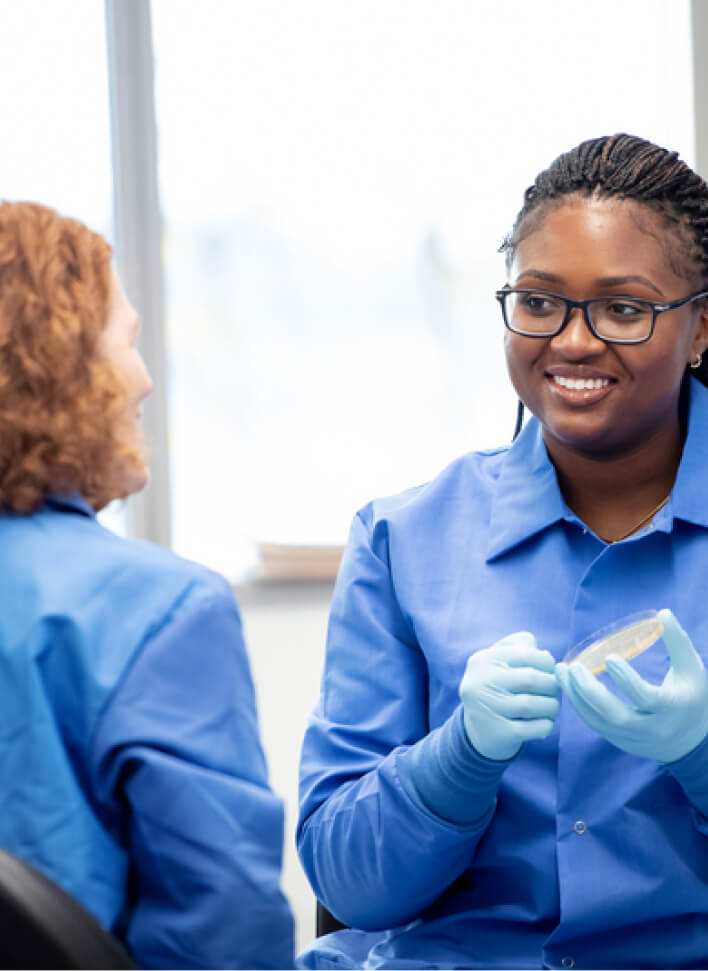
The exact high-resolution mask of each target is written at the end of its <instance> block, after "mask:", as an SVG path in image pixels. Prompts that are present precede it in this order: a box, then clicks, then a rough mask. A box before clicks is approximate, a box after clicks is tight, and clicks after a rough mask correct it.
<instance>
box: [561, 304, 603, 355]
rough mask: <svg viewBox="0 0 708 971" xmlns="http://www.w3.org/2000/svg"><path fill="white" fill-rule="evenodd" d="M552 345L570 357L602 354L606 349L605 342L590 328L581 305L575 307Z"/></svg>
mask: <svg viewBox="0 0 708 971" xmlns="http://www.w3.org/2000/svg"><path fill="white" fill-rule="evenodd" d="M551 346H552V347H553V348H554V350H556V351H558V352H560V353H561V354H564V355H565V356H566V357H569V358H581V357H587V356H589V355H596V354H601V353H602V352H603V351H604V350H605V342H604V341H603V340H600V338H599V337H596V336H595V335H594V334H593V332H592V331H591V330H590V325H589V324H588V322H587V320H586V319H585V314H584V313H583V311H582V310H581V308H580V307H573V309H572V310H571V312H570V317H569V318H568V322H567V323H566V325H565V327H564V328H563V330H562V331H561V332H560V334H556V336H555V337H552V338H551Z"/></svg>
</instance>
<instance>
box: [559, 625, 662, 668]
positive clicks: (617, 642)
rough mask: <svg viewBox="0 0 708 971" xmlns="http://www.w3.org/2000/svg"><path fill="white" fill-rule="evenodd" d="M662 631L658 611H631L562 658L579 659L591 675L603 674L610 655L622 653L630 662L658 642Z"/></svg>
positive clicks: (587, 638)
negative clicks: (633, 612)
mask: <svg viewBox="0 0 708 971" xmlns="http://www.w3.org/2000/svg"><path fill="white" fill-rule="evenodd" d="M663 633H664V625H663V624H662V623H661V621H660V620H659V616H658V614H657V612H656V611H655V610H643V611H641V612H639V613H637V614H628V615H627V616H626V617H620V618H619V620H616V621H614V622H613V623H612V624H607V626H606V627H601V628H600V629H599V630H596V631H595V633H594V634H591V635H590V636H589V637H586V638H585V640H583V641H581V642H580V643H579V644H576V645H575V647H572V648H571V649H570V650H569V651H568V653H567V654H566V655H565V657H564V658H563V660H564V661H565V663H566V664H570V663H572V662H574V661H577V662H578V663H579V664H582V665H583V667H586V668H587V669H588V671H590V673H591V674H602V672H603V671H605V670H606V666H605V658H606V657H607V655H608V654H619V656H620V657H622V658H624V659H625V661H628V660H629V659H630V658H633V657H636V656H637V655H638V654H641V653H642V651H646V650H647V648H649V647H651V646H652V644H655V643H656V642H657V641H658V640H659V638H660V637H661V635H662V634H663Z"/></svg>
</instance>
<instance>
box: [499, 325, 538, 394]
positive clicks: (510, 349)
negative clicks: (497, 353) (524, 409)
mask: <svg viewBox="0 0 708 971" xmlns="http://www.w3.org/2000/svg"><path fill="white" fill-rule="evenodd" d="M542 344H543V341H532V340H530V339H529V338H528V337H519V335H518V334H512V333H510V332H509V331H507V332H506V334H505V335H504V356H505V358H506V368H507V371H508V372H509V377H510V378H511V382H512V384H513V385H514V387H515V388H516V391H517V393H518V394H519V396H520V397H523V395H522V391H524V389H525V388H527V387H528V386H529V385H530V382H531V381H532V380H534V379H535V377H536V367H535V365H536V363H537V361H538V358H539V356H540V354H541V353H542V350H543V348H542V346H541V345H542Z"/></svg>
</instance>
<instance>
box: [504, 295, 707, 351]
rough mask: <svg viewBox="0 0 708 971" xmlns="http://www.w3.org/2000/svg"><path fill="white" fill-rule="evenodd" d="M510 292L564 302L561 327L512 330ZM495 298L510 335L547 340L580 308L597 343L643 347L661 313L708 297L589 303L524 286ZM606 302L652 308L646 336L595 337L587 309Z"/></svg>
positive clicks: (610, 298)
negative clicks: (546, 330) (537, 331)
mask: <svg viewBox="0 0 708 971" xmlns="http://www.w3.org/2000/svg"><path fill="white" fill-rule="evenodd" d="M509 293H538V294H541V295H542V296H544V297H555V298H556V300H562V301H563V303H564V304H565V314H564V315H563V320H562V321H561V324H560V326H559V327H558V328H557V329H556V330H554V331H552V332H551V333H548V334H529V333H527V332H526V331H522V330H515V329H514V328H513V327H512V326H511V325H510V324H509V321H508V320H507V314H506V295H507V294H509ZM494 296H495V297H496V298H497V300H498V301H499V304H500V306H501V313H502V319H503V321H504V326H505V327H506V329H507V330H508V331H510V332H511V333H512V334H517V335H518V336H519V337H532V338H533V337H541V338H545V339H548V338H549V337H557V336H558V334H560V333H561V331H563V330H564V329H565V328H566V327H567V325H568V321H569V320H570V315H571V313H572V312H573V310H575V308H576V307H579V308H580V310H582V312H583V318H584V320H585V323H586V324H587V325H588V328H589V330H590V333H591V334H592V335H593V337H596V338H597V339H598V340H601V341H604V342H605V343H606V344H645V343H646V342H647V341H648V340H651V338H652V337H653V335H654V328H655V326H656V318H657V317H658V316H659V314H663V313H664V312H665V311H667V310H676V309H677V308H678V307H683V306H685V305H686V304H689V303H693V301H694V300H700V299H701V297H708V290H702V291H701V292H700V293H694V294H692V295H691V296H689V297H684V298H683V299H682V300H674V301H673V302H672V303H655V302H654V301H652V300H645V299H644V297H629V296H627V295H625V296H623V297H620V296H607V297H590V299H589V300H571V298H570V297H564V296H563V295H562V294H560V293H553V292H552V291H551V290H539V289H528V288H526V287H523V288H520V289H517V288H515V287H502V289H501V290H497V291H496V292H495V294H494ZM607 300H625V301H627V302H628V303H631V302H632V301H634V302H636V303H643V304H646V305H647V306H649V307H651V309H652V317H651V327H650V329H649V333H648V334H647V336H646V337H635V338H632V339H631V340H625V339H622V338H619V337H603V336H602V335H601V334H598V332H597V330H596V329H595V325H594V324H593V322H592V320H591V319H590V314H589V312H588V306H589V305H590V304H591V303H599V302H600V301H607Z"/></svg>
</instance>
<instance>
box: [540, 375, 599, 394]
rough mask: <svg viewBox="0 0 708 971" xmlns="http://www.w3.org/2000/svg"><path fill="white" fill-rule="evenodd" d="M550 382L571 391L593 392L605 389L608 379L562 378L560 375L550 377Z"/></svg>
mask: <svg viewBox="0 0 708 971" xmlns="http://www.w3.org/2000/svg"><path fill="white" fill-rule="evenodd" d="M552 380H553V381H554V382H555V383H556V384H559V385H560V386H561V388H569V389H570V390H571V391H594V390H596V389H598V388H606V387H607V386H608V385H609V383H610V379H609V378H564V377H562V376H561V375H560V374H554V375H552Z"/></svg>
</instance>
